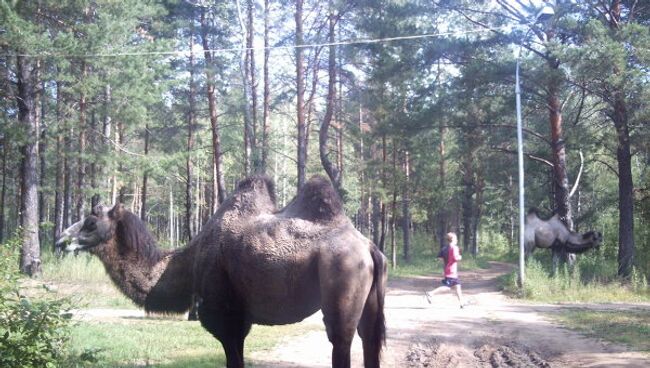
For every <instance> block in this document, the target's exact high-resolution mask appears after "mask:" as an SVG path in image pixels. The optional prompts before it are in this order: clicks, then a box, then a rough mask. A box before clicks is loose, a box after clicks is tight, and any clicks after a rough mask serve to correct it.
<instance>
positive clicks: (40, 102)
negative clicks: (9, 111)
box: [34, 67, 47, 239]
mask: <svg viewBox="0 0 650 368" xmlns="http://www.w3.org/2000/svg"><path fill="white" fill-rule="evenodd" d="M38 71H39V68H38V67H37V68H36V72H38ZM35 80H36V81H37V82H38V81H39V80H40V76H39V73H35ZM44 93H45V82H41V84H40V86H39V87H38V88H37V92H36V96H35V99H34V104H35V107H34V108H35V109H36V125H37V126H38V127H39V128H40V132H39V135H40V137H39V140H38V156H39V165H40V166H39V174H38V177H39V183H38V187H39V191H38V223H39V224H40V223H43V222H45V221H46V218H45V216H46V212H45V210H46V204H45V202H46V201H45V194H46V193H45V174H46V168H47V160H46V159H45V150H46V148H47V127H46V126H45V105H46V103H47V102H46V100H47V99H46V98H45V96H44ZM39 238H40V239H43V238H44V234H42V233H41V234H40V235H39Z"/></svg>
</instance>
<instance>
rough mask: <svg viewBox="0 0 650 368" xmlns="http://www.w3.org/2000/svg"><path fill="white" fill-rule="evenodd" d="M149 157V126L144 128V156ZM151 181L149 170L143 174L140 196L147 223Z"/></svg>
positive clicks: (143, 215) (141, 216) (144, 219)
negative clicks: (148, 189) (148, 194)
mask: <svg viewBox="0 0 650 368" xmlns="http://www.w3.org/2000/svg"><path fill="white" fill-rule="evenodd" d="M147 155H149V124H145V126H144V156H145V157H147ZM148 180H149V170H148V169H145V170H144V173H143V174H142V189H141V194H140V219H141V220H142V221H144V222H147V184H148V183H147V181H148Z"/></svg>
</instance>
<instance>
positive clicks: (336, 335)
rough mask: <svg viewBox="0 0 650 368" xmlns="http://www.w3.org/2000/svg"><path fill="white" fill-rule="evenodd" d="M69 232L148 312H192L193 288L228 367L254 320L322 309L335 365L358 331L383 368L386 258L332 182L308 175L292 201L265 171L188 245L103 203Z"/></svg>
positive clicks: (73, 246)
mask: <svg viewBox="0 0 650 368" xmlns="http://www.w3.org/2000/svg"><path fill="white" fill-rule="evenodd" d="M80 223H81V225H80V224H76V225H73V226H71V227H70V228H69V229H67V230H66V232H65V236H64V237H63V238H62V239H61V240H60V242H61V243H68V246H67V249H68V250H86V251H88V252H90V253H92V254H95V255H97V256H98V257H99V258H100V260H101V261H102V262H103V264H104V266H105V268H106V271H107V273H108V275H109V276H110V278H111V279H112V280H113V282H114V283H115V284H116V285H117V286H118V287H119V288H120V290H122V292H124V294H126V295H127V296H128V297H129V298H131V299H132V300H133V301H134V302H135V303H137V304H138V305H140V306H143V307H144V308H145V309H146V310H147V311H155V312H178V313H182V312H184V311H186V310H187V309H188V308H189V306H190V303H191V299H192V296H193V295H195V296H197V297H198V299H199V300H200V304H199V307H198V312H199V319H200V321H201V324H202V325H203V327H204V328H205V329H206V330H208V331H209V332H210V333H212V334H213V335H214V336H215V337H216V338H217V339H219V341H220V342H221V344H222V345H223V348H224V350H225V353H226V359H227V366H228V367H243V366H244V358H243V352H244V339H245V337H246V335H247V334H248V332H249V330H250V327H251V325H252V324H253V323H255V324H263V325H279V324H289V323H295V322H298V321H301V320H303V319H304V318H306V317H308V316H309V315H311V314H313V313H314V312H316V311H317V310H318V309H321V310H322V312H323V316H324V318H323V320H324V323H325V327H326V330H327V336H328V338H329V340H330V342H331V343H332V345H333V348H332V366H333V367H349V366H350V344H351V342H352V339H353V337H354V334H355V331H358V333H359V335H360V336H361V339H362V342H363V351H364V365H365V367H367V368H369V367H379V366H380V353H381V348H382V345H383V344H384V340H385V320H384V313H383V308H384V294H385V284H386V261H385V257H384V256H383V254H382V253H381V252H380V251H379V250H378V248H377V247H376V246H375V245H374V244H372V243H371V242H370V241H369V240H368V239H366V238H365V237H364V236H363V235H362V234H361V233H359V232H358V231H357V230H356V229H355V228H354V226H353V225H352V223H351V222H350V220H349V219H348V218H347V217H346V216H345V214H344V212H343V208H342V203H341V201H340V199H339V197H338V195H337V194H336V192H335V191H334V189H333V187H332V185H331V184H330V182H329V180H327V179H325V178H323V177H320V176H317V177H314V178H312V179H311V180H309V181H308V182H307V183H306V184H305V185H304V187H303V188H302V189H301V190H300V191H299V193H298V195H297V196H296V198H294V199H293V201H291V203H289V205H287V206H286V207H285V208H284V209H282V210H280V211H277V210H276V207H275V196H274V188H273V183H272V182H271V180H269V179H268V178H266V177H265V176H254V177H250V178H247V179H246V180H244V181H243V182H242V183H240V184H239V186H238V188H237V189H236V190H235V192H233V193H232V195H231V196H230V197H228V198H227V199H226V200H225V202H224V203H223V204H222V205H221V206H220V207H219V209H218V211H217V212H216V213H215V214H214V215H213V216H212V218H211V219H210V220H209V221H208V223H207V224H206V225H205V226H204V227H203V230H202V231H201V232H200V233H199V234H197V236H196V237H195V238H194V239H192V241H191V242H190V244H189V245H188V246H187V247H186V248H184V249H179V250H174V251H163V250H160V249H159V248H157V247H156V245H155V241H154V239H153V237H152V236H151V234H150V233H149V232H148V231H147V229H146V227H145V224H144V223H143V222H142V221H140V219H139V218H138V217H137V216H135V215H134V214H132V213H131V212H129V211H127V210H125V209H124V208H123V207H122V205H119V204H118V205H115V206H114V207H113V208H111V209H103V208H95V209H93V212H92V213H91V214H90V215H89V216H87V217H86V218H85V219H83V220H82V221H81V222H80Z"/></svg>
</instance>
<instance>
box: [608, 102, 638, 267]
mask: <svg viewBox="0 0 650 368" xmlns="http://www.w3.org/2000/svg"><path fill="white" fill-rule="evenodd" d="M613 117H614V126H615V127H616V136H617V141H618V145H617V148H616V160H617V162H618V210H619V220H618V242H619V244H618V274H619V275H620V276H626V277H627V276H629V275H630V273H631V272H632V266H633V263H634V253H635V245H634V182H633V180H632V153H631V149H630V131H629V127H628V123H627V108H626V106H625V100H624V98H623V96H622V94H621V93H619V94H618V95H617V96H616V97H615V102H614V114H613Z"/></svg>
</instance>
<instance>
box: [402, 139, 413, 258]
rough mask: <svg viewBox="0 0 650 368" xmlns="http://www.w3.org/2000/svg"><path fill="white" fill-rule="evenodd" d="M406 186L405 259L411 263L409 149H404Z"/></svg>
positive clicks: (404, 207) (404, 214)
mask: <svg viewBox="0 0 650 368" xmlns="http://www.w3.org/2000/svg"><path fill="white" fill-rule="evenodd" d="M404 179H405V180H404V187H403V188H402V217H403V218H402V233H403V235H404V247H403V248H404V249H403V251H404V254H403V257H404V261H405V262H406V263H411V196H410V192H411V163H410V157H409V151H408V150H406V151H404Z"/></svg>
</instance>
